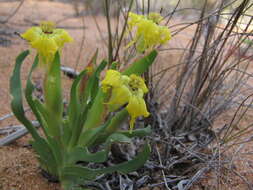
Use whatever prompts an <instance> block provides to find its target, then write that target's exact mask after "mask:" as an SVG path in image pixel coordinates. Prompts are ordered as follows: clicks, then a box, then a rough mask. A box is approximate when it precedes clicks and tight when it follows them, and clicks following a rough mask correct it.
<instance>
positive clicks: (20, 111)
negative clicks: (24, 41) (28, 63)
mask: <svg viewBox="0 0 253 190" xmlns="http://www.w3.org/2000/svg"><path fill="white" fill-rule="evenodd" d="M28 54H29V51H28V50H27V51H24V52H22V53H21V54H20V55H19V56H18V57H17V59H16V64H15V67H14V70H13V74H12V76H11V79H10V92H11V95H12V101H11V109H12V111H13V113H14V115H15V116H16V117H17V119H18V120H19V121H20V122H21V123H22V124H23V125H24V126H25V127H26V128H27V130H28V131H29V133H31V135H32V137H33V138H34V139H35V140H40V136H39V134H38V133H37V131H36V129H35V127H34V126H33V125H32V123H31V122H30V121H29V120H28V119H27V118H26V116H25V112H24V108H23V100H22V86H21V78H20V70H21V65H22V63H23V61H24V60H25V58H26V57H27V55H28Z"/></svg>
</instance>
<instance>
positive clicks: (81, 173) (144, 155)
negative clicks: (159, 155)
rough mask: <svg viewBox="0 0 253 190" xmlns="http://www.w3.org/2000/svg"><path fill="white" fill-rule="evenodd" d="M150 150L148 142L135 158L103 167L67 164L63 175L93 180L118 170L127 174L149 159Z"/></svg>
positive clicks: (70, 177)
mask: <svg viewBox="0 0 253 190" xmlns="http://www.w3.org/2000/svg"><path fill="white" fill-rule="evenodd" d="M150 152H151V150H150V146H149V145H148V144H146V145H145V146H144V149H143V151H142V152H140V153H139V154H138V155H137V156H136V157H135V158H134V159H133V160H130V161H127V162H123V163H121V164H118V165H115V166H110V167H107V168H102V169H89V168H87V167H81V166H67V167H65V168H63V170H62V177H63V178H64V179H68V180H76V179H77V178H81V179H84V180H93V179H95V178H96V176H98V175H101V174H106V173H112V172H116V171H118V172H121V173H124V174H127V173H129V172H133V171H136V170H137V169H138V168H140V167H141V166H143V165H144V164H145V162H146V161H147V159H148V157H149V155H150Z"/></svg>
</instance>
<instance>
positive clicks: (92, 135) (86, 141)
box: [78, 119, 111, 147]
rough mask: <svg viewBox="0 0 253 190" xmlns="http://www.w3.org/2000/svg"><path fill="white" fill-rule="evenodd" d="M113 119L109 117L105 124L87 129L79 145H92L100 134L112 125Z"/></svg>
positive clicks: (81, 136)
mask: <svg viewBox="0 0 253 190" xmlns="http://www.w3.org/2000/svg"><path fill="white" fill-rule="evenodd" d="M110 123H111V119H108V120H107V121H106V123H105V124H103V125H102V126H100V127H97V128H94V129H87V130H85V131H84V132H83V133H82V134H81V135H80V138H79V142H78V145H80V146H87V147H88V146H90V145H92V144H93V143H94V142H95V141H96V139H97V138H98V137H99V135H100V134H101V133H102V132H103V131H104V130H105V129H106V128H107V127H108V126H109V125H110Z"/></svg>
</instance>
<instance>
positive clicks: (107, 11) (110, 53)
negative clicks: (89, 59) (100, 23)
mask: <svg viewBox="0 0 253 190" xmlns="http://www.w3.org/2000/svg"><path fill="white" fill-rule="evenodd" d="M104 3H105V16H106V21H107V30H108V67H110V66H111V64H112V62H113V47H112V30H111V20H110V5H109V4H110V3H109V0H104Z"/></svg>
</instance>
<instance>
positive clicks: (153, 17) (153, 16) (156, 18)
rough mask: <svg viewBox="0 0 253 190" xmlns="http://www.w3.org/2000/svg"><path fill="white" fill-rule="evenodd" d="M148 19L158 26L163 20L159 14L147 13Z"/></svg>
mask: <svg viewBox="0 0 253 190" xmlns="http://www.w3.org/2000/svg"><path fill="white" fill-rule="evenodd" d="M148 19H150V20H152V21H153V22H154V23H156V24H159V23H160V22H161V21H162V20H163V17H162V16H161V15H160V14H159V13H149V15H148Z"/></svg>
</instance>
